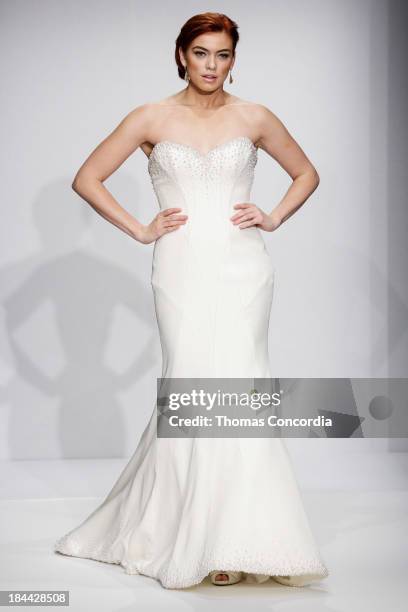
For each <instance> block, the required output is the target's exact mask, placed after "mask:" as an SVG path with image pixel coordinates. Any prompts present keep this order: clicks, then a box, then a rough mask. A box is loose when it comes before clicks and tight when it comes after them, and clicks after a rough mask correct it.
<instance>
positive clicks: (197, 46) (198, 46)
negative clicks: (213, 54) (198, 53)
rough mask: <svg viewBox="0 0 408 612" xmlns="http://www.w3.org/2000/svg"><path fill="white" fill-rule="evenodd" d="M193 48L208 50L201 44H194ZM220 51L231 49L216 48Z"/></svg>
mask: <svg viewBox="0 0 408 612" xmlns="http://www.w3.org/2000/svg"><path fill="white" fill-rule="evenodd" d="M193 49H203V50H204V51H208V49H206V48H205V47H202V46H201V45H194V47H193ZM220 51H231V49H218V53H219V52H220Z"/></svg>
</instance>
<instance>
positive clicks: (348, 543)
mask: <svg viewBox="0 0 408 612" xmlns="http://www.w3.org/2000/svg"><path fill="white" fill-rule="evenodd" d="M310 461H311V459H310V458H309V461H308V467H309V469H310V465H311V462H310ZM337 461H338V459H337ZM312 462H313V461H312ZM125 463H126V461H125V460H86V461H75V460H74V461H72V460H70V461H32V462H29V461H15V462H3V463H2V464H1V465H0V469H1V475H2V477H1V487H2V488H1V492H0V498H1V499H0V519H1V520H0V525H1V528H0V529H1V542H0V544H1V548H0V565H1V567H0V589H2V590H18V589H24V590H28V589H33V590H34V589H37V590H48V589H49V590H58V589H65V590H69V592H70V609H71V610H75V611H82V610H84V611H85V610H87V611H89V610H92V611H93V610H98V612H102V611H105V610H106V611H109V612H112V611H118V612H125V611H131V610H132V611H136V610H141V611H143V612H153V611H160V610H166V611H167V610H177V612H183V611H185V610H203V611H204V610H205V611H207V609H208V607H209V606H211V610H212V612H214V611H216V610H223V611H224V610H225V611H229V610H234V611H237V612H240V611H244V610H245V612H247V611H248V606H251V605H253V604H256V606H257V610H274V611H280V610H282V611H291V612H292V611H293V612H297V611H302V612H309V611H310V612H321V611H327V612H328V611H333V612H334V611H338V612H340V611H341V612H354V611H356V612H357V611H358V612H365V611H367V612H368V611H370V612H377V611H378V612H380V611H381V612H384V610H385V608H386V607H387V608H388V609H391V610H392V611H393V612H399V611H400V610H401V611H402V610H404V611H405V610H406V606H407V604H406V601H407V597H408V587H407V584H408V580H407V572H408V547H407V541H408V537H407V536H408V492H407V488H406V484H407V480H408V479H407V473H408V459H407V456H406V453H394V454H392V455H390V454H383V453H373V454H372V455H370V456H367V454H366V453H364V454H362V455H361V456H360V455H357V454H354V455H353V456H345V457H344V461H343V465H342V467H341V469H340V471H339V473H338V474H334V473H332V478H331V480H330V479H327V480H326V481H325V482H323V483H322V484H323V487H322V488H320V489H317V488H316V487H315V486H314V485H315V482H314V478H313V475H311V476H310V477H309V478H307V475H306V474H302V473H301V468H300V470H298V474H299V478H300V479H301V480H302V483H306V484H307V485H308V486H306V487H305V486H303V485H302V495H303V499H304V502H305V505H306V510H307V512H308V515H309V517H310V521H311V524H312V528H313V531H314V533H315V535H316V539H317V541H318V543H319V547H320V550H321V552H322V556H323V558H324V560H325V562H326V563H327V566H328V568H329V571H330V576H329V577H328V578H326V579H325V580H323V581H321V582H320V583H319V584H318V583H316V584H315V585H313V586H309V587H304V588H295V587H286V586H282V585H279V584H278V583H276V582H275V581H273V580H270V581H268V582H266V583H264V584H260V585H252V584H245V583H239V584H236V585H231V586H224V587H223V586H213V585H211V584H210V583H209V582H208V579H206V580H205V581H204V582H203V583H201V584H200V585H198V586H194V587H191V588H190V589H181V590H169V589H164V588H163V587H162V586H161V585H160V583H158V582H157V581H156V580H154V579H152V578H148V577H145V576H135V575H133V576H130V575H127V574H125V572H124V570H123V568H122V567H121V566H118V565H110V564H107V563H102V562H98V561H93V560H90V559H78V558H73V557H66V556H63V555H59V554H57V553H54V552H53V551H52V544H53V542H54V540H55V539H56V538H57V537H59V536H60V535H62V534H63V533H65V532H66V531H67V530H68V529H70V528H71V527H74V526H75V525H77V524H78V523H79V522H80V521H81V520H82V518H85V517H86V516H87V515H88V514H89V513H90V512H91V511H92V510H93V509H94V508H95V507H96V505H97V504H98V503H99V502H100V501H102V498H103V496H104V494H105V493H107V491H108V489H109V488H110V486H111V485H112V484H113V482H114V480H115V479H116V477H117V475H118V474H119V472H120V470H121V469H122V467H123V466H124V465H125ZM295 463H297V460H296V458H295ZM299 467H300V464H299ZM320 472H321V470H320ZM364 472H366V476H367V478H366V479H365V480H364V481H362V480H361V478H362V477H363V476H364ZM325 473H326V474H327V475H329V474H330V470H327V472H325ZM339 483H340V485H341V488H340V486H339ZM344 483H348V485H349V486H347V488H346V487H344V486H342V485H344ZM358 483H359V484H358ZM311 485H312V486H311ZM37 608H39V609H42V607H37Z"/></svg>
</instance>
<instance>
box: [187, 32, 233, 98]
mask: <svg viewBox="0 0 408 612" xmlns="http://www.w3.org/2000/svg"><path fill="white" fill-rule="evenodd" d="M180 57H181V60H182V62H183V64H184V65H186V63H187V72H188V75H189V77H190V80H191V82H192V83H193V84H194V85H195V86H196V87H198V88H200V89H203V90H207V91H212V90H213V89H217V88H219V87H220V86H221V85H222V84H223V83H224V81H225V79H226V78H227V75H228V72H229V70H230V69H232V66H233V65H234V57H233V54H232V40H231V37H230V36H229V35H228V34H227V33H226V32H208V33H206V34H200V36H197V37H196V38H195V39H194V40H193V41H191V43H190V46H189V47H188V49H187V52H186V54H185V55H184V54H183V51H182V50H181V49H180ZM208 75H211V77H212V78H209V77H208ZM206 77H208V78H206Z"/></svg>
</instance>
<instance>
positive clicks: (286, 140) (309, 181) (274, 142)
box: [258, 105, 320, 226]
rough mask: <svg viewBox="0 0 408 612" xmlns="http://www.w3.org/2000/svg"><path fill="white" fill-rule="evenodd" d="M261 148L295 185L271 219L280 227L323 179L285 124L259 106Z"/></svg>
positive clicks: (273, 211)
mask: <svg viewBox="0 0 408 612" xmlns="http://www.w3.org/2000/svg"><path fill="white" fill-rule="evenodd" d="M258 122H259V133H260V138H259V140H258V145H259V147H260V148H262V149H264V150H265V151H266V152H267V153H269V155H271V156H272V157H273V158H274V159H275V160H276V161H277V162H278V163H279V164H280V166H282V168H283V169H284V170H286V172H287V173H288V174H289V175H290V176H291V178H292V179H293V183H292V184H291V185H290V187H289V189H288V190H287V192H286V194H285V195H284V197H283V198H282V200H281V201H280V202H279V204H278V205H277V206H276V207H275V208H274V209H273V210H272V211H271V212H270V213H269V216H270V217H271V218H272V219H273V220H274V221H275V222H276V223H277V224H278V226H279V225H281V224H282V223H284V221H286V220H287V219H289V217H291V216H292V215H293V214H294V213H295V212H296V211H297V210H298V209H299V208H300V207H301V206H302V205H303V204H304V203H305V202H306V200H307V199H308V198H309V197H310V195H311V194H312V193H313V192H314V191H315V189H316V188H317V186H318V185H319V182H320V178H319V175H318V173H317V171H316V168H315V167H314V166H313V164H312V163H311V161H310V160H309V159H308V158H307V157H306V155H305V153H304V151H303V150H302V149H301V147H300V146H299V145H298V144H297V142H296V141H295V140H294V139H293V138H292V136H291V135H290V134H289V132H288V130H287V129H286V128H285V126H284V125H283V123H282V122H281V121H280V120H279V119H278V117H276V115H274V113H272V111H270V110H269V109H268V108H266V107H265V106H262V105H259V106H258Z"/></svg>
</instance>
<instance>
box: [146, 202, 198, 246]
mask: <svg viewBox="0 0 408 612" xmlns="http://www.w3.org/2000/svg"><path fill="white" fill-rule="evenodd" d="M180 210H182V209H181V208H165V209H164V210H161V211H160V212H159V213H158V214H157V215H156V216H155V218H154V219H153V221H152V222H151V223H149V225H143V226H142V228H141V230H140V234H139V235H138V236H137V239H138V241H139V242H141V243H142V244H150V243H151V242H154V241H155V240H157V239H158V238H160V236H163V234H167V233H168V232H173V231H174V230H176V229H178V228H179V227H180V225H182V224H184V223H185V222H186V220H187V218H188V215H179V214H175V213H177V212H179V211H180Z"/></svg>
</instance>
